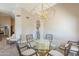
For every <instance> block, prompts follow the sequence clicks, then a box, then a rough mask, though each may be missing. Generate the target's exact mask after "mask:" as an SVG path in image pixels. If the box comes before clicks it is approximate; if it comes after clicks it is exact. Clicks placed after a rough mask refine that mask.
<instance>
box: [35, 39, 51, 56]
mask: <svg viewBox="0 0 79 59" xmlns="http://www.w3.org/2000/svg"><path fill="white" fill-rule="evenodd" d="M35 42H36V43H37V44H36V47H35V48H34V49H36V50H37V55H38V56H45V55H48V52H49V50H50V49H49V47H50V41H49V40H35Z"/></svg>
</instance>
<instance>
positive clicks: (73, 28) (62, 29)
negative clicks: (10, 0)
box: [15, 6, 79, 43]
mask: <svg viewBox="0 0 79 59" xmlns="http://www.w3.org/2000/svg"><path fill="white" fill-rule="evenodd" d="M54 8H55V10H56V14H55V17H53V16H52V15H50V18H49V19H48V20H43V21H41V24H42V27H41V30H40V31H41V33H42V34H43V35H45V34H46V33H50V34H53V37H54V40H58V41H59V42H60V43H61V42H65V43H66V42H67V41H69V40H73V41H75V40H78V34H79V33H78V22H77V21H78V19H77V18H76V17H75V16H73V15H72V14H69V13H68V12H67V11H66V10H65V9H64V8H62V7H57V6H56V7H54ZM16 14H20V15H21V17H16V18H15V19H16V20H15V31H16V37H19V36H20V35H22V39H23V40H25V39H26V37H25V35H26V34H29V33H31V34H34V35H35V31H36V30H35V26H36V25H35V23H36V20H37V19H38V18H36V17H34V16H31V15H30V14H29V13H28V12H27V11H24V10H22V9H17V12H16ZM26 16H30V19H26ZM43 35H42V36H43ZM43 37H44V36H43Z"/></svg>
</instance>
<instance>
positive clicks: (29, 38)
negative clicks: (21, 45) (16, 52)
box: [26, 34, 36, 48]
mask: <svg viewBox="0 0 79 59" xmlns="http://www.w3.org/2000/svg"><path fill="white" fill-rule="evenodd" d="M26 41H27V45H28V47H31V48H33V47H35V45H36V42H35V41H34V40H33V34H27V35H26Z"/></svg>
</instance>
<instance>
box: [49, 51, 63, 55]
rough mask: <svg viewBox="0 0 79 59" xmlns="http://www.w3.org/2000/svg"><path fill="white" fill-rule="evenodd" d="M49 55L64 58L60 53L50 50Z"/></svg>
mask: <svg viewBox="0 0 79 59" xmlns="http://www.w3.org/2000/svg"><path fill="white" fill-rule="evenodd" d="M49 54H50V55H51V56H64V55H63V54H62V53H60V52H59V51H56V50H51V51H50V52H49Z"/></svg>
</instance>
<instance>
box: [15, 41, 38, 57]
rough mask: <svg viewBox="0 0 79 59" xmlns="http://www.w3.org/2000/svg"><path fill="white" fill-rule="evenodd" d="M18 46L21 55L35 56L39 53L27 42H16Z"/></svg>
mask: <svg viewBox="0 0 79 59" xmlns="http://www.w3.org/2000/svg"><path fill="white" fill-rule="evenodd" d="M16 47H17V50H18V53H19V56H35V55H37V52H36V50H34V49H32V48H28V47H27V44H25V43H18V42H16Z"/></svg>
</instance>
